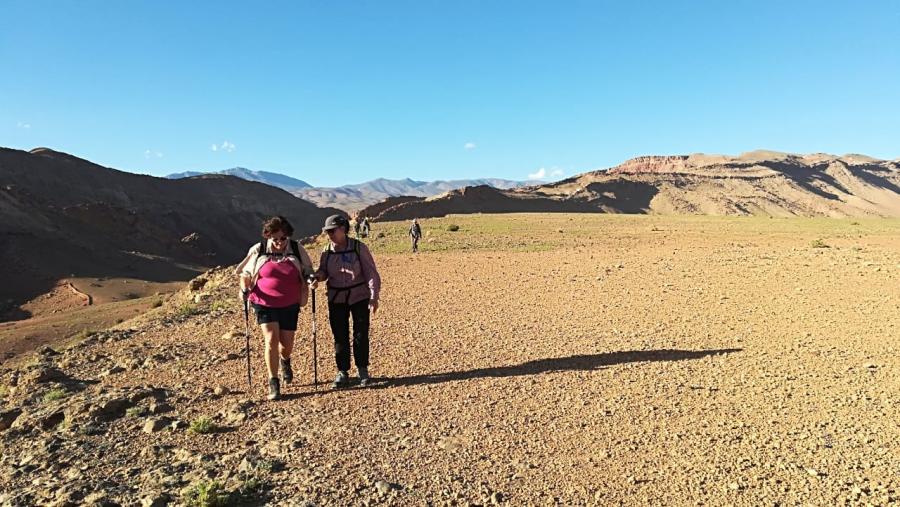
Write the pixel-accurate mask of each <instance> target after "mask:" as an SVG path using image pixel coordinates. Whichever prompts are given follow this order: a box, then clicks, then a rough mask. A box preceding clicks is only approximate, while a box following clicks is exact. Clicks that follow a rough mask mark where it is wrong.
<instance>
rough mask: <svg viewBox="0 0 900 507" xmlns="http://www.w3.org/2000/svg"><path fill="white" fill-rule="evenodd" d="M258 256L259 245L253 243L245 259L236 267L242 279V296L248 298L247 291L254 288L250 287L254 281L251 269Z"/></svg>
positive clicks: (240, 279)
mask: <svg viewBox="0 0 900 507" xmlns="http://www.w3.org/2000/svg"><path fill="white" fill-rule="evenodd" d="M258 257H259V245H253V246H252V247H250V250H248V251H247V256H246V257H244V260H242V261H241V263H240V264H238V266H237V269H235V272H236V273H238V277H239V281H240V286H241V297H242V298H246V297H247V293H248V292H249V291H250V289H251V288H252V287H250V285H251V284H252V282H253V272H252V271H251V270H252V269H253V267H254V266H255V265H256V259H257V258H258Z"/></svg>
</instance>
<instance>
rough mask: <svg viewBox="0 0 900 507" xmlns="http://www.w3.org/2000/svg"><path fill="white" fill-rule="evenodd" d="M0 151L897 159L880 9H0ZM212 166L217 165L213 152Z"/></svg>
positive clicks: (298, 5)
mask: <svg viewBox="0 0 900 507" xmlns="http://www.w3.org/2000/svg"><path fill="white" fill-rule="evenodd" d="M0 11H2V13H0V146H7V147H13V148H19V149H30V148H33V147H36V146H47V147H51V148H54V149H58V150H61V151H66V152H69V153H72V154H75V155H78V156H81V157H84V158H87V159H89V160H92V161H95V162H97V163H100V164H103V165H107V166H111V167H116V168H119V169H123V170H128V171H133V172H143V173H148V174H154V175H163V174H167V173H170V172H176V171H186V170H218V169H224V168H228V167H234V166H244V167H249V168H252V169H262V170H270V171H277V172H282V173H285V174H288V175H291V176H294V177H298V178H301V179H304V180H306V181H308V182H310V183H312V184H314V185H340V184H346V183H356V182H361V181H364V180H369V179H373V178H376V177H387V178H403V177H412V178H414V179H427V180H431V179H457V178H476V177H501V178H509V179H525V178H526V177H527V176H528V175H529V174H534V173H537V172H538V171H539V170H540V169H541V168H543V169H544V174H545V177H547V178H550V177H551V175H553V178H554V179H556V178H558V177H559V175H565V176H570V175H572V174H576V173H579V172H583V171H587V170H592V169H595V168H601V167H608V166H612V165H615V164H617V163H620V162H622V161H624V160H625V159H627V158H630V157H633V156H638V155H645V154H675V153H692V152H707V153H730V154H736V153H740V152H743V151H748V150H753V149H757V148H767V149H775V150H782V151H791V152H804V153H805V152H818V151H823V152H830V153H839V154H840V153H847V152H856V153H865V154H869V155H872V156H876V157H882V158H890V159H893V158H896V157H900V142H898V141H900V120H898V118H900V35H898V29H897V27H898V26H900V2H896V1H874V0H873V1H867V2H849V1H847V2H829V1H796V2H788V1H780V2H767V1H752V2H751V1H733V2H732V1H729V2H723V1H714V2H713V1H709V2H649V1H648V2H626V1H621V2H603V1H599V0H598V1H589V2H565V1H546V2H529V1H515V2H501V1H486V0H480V1H465V0H461V1H452V2H451V1H430V0H411V1H408V2H389V1H346V2H345V1H334V2H332V1H324V0H321V1H309V2H299V1H297V2H241V3H238V2H234V3H228V2H221V1H220V2H163V1H152V2H151V1H146V2H142V1H136V0H135V1H126V2H115V1H103V2H95V1H77V2H76V1H67V0H56V1H41V0H27V1H18V0H0ZM213 147H215V149H213Z"/></svg>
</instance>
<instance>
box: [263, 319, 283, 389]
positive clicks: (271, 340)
mask: <svg viewBox="0 0 900 507" xmlns="http://www.w3.org/2000/svg"><path fill="white" fill-rule="evenodd" d="M259 327H260V328H261V329H262V334H263V340H264V341H265V345H266V367H267V368H269V378H276V377H278V349H279V341H280V338H281V328H279V326H278V323H277V322H267V323H265V324H260V326H259Z"/></svg>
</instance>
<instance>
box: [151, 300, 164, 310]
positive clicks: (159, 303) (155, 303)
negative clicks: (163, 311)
mask: <svg viewBox="0 0 900 507" xmlns="http://www.w3.org/2000/svg"><path fill="white" fill-rule="evenodd" d="M162 305H163V300H162V299H157V300H155V301H153V302H152V303H150V308H159V307H160V306H162Z"/></svg>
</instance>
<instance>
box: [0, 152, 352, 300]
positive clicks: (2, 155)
mask: <svg viewBox="0 0 900 507" xmlns="http://www.w3.org/2000/svg"><path fill="white" fill-rule="evenodd" d="M337 212H338V210H336V209H323V208H319V207H317V206H315V205H314V204H311V203H308V202H306V201H303V200H301V199H298V198H296V197H294V196H292V195H291V194H289V193H287V192H285V191H283V190H280V189H277V188H273V187H271V186H268V185H264V184H261V183H254V182H250V181H246V180H244V179H240V178H236V177H232V176H219V175H210V176H203V177H198V178H189V179H180V180H169V179H165V178H155V177H152V176H143V175H136V174H131V173H127V172H123V171H118V170H115V169H111V168H107V167H102V166H99V165H97V164H93V163H91V162H89V161H87V160H83V159H80V158H77V157H74V156H71V155H67V154H65V153H60V152H56V151H53V150H49V149H46V148H39V149H35V150H32V151H31V152H26V151H20V150H12V149H5V148H0V238H2V241H0V276H2V277H3V279H4V280H5V283H4V284H3V286H2V287H0V303H4V302H8V300H10V299H12V300H14V301H21V300H27V299H28V298H30V297H32V296H34V295H37V294H44V293H46V292H47V291H48V290H49V288H51V287H52V286H53V285H54V284H55V283H56V281H57V280H59V279H60V278H63V277H72V276H80V277H101V276H110V277H116V276H123V277H129V278H138V279H143V280H152V281H171V280H178V279H187V278H190V277H191V276H194V275H195V274H196V270H197V269H201V270H202V269H204V268H205V267H211V266H216V265H226V264H231V263H234V262H237V261H238V260H240V258H241V257H242V256H243V254H245V253H246V248H247V246H248V245H249V244H250V243H252V242H253V241H256V240H258V238H259V229H260V224H261V222H262V220H263V219H264V218H265V217H266V216H271V215H273V214H282V215H285V216H287V217H288V218H289V219H290V220H291V221H292V223H293V224H294V226H295V228H296V229H297V232H296V235H297V236H305V235H310V234H314V233H317V232H318V231H319V230H320V228H321V224H322V223H323V221H324V218H325V217H326V216H327V215H330V214H332V213H337Z"/></svg>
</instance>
